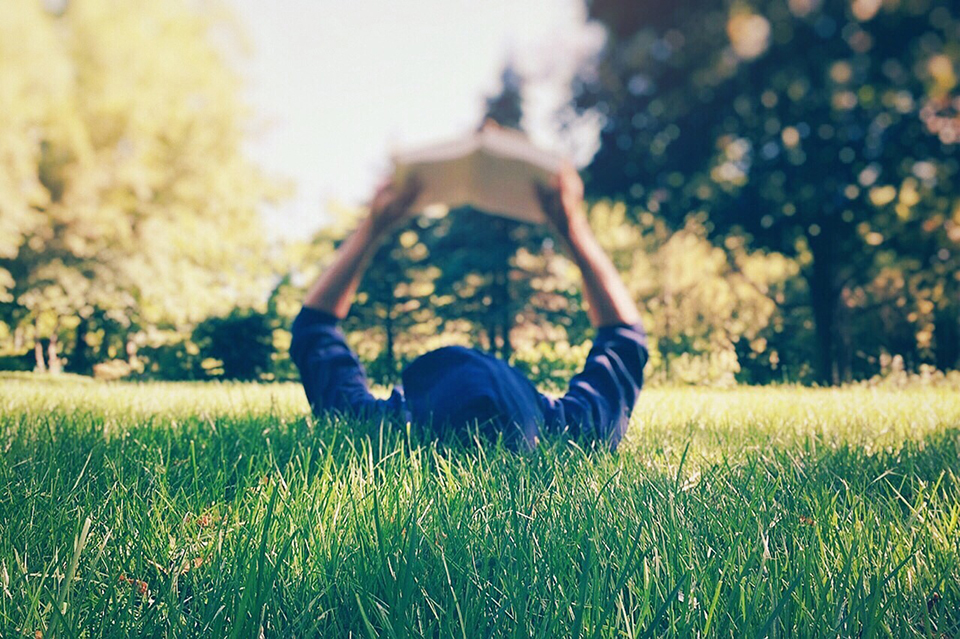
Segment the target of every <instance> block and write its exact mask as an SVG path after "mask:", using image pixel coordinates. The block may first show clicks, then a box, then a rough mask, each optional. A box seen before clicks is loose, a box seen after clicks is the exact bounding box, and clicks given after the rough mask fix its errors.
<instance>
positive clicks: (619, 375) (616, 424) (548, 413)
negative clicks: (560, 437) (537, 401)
mask: <svg viewBox="0 0 960 639" xmlns="http://www.w3.org/2000/svg"><path fill="white" fill-rule="evenodd" d="M646 363H647V336H646V333H645V332H644V330H643V326H642V325H641V324H639V323H637V324H634V325H632V326H631V325H626V324H623V325H617V326H606V327H603V328H600V329H598V330H597V338H596V340H595V341H594V343H593V347H592V348H591V349H590V353H589V354H588V355H587V361H586V364H584V367H583V370H582V371H581V372H579V373H578V374H577V375H575V376H574V377H573V379H572V380H570V386H569V388H568V389H567V393H566V394H565V395H564V396H563V397H561V398H559V399H552V398H549V397H543V398H542V400H541V401H542V403H543V414H544V422H545V424H544V426H545V428H546V430H547V432H551V431H554V432H556V431H569V432H570V433H571V434H572V435H575V436H577V435H581V434H582V435H586V436H589V437H592V438H595V439H598V440H602V441H605V442H606V443H607V444H608V445H609V446H610V448H611V449H616V447H617V446H618V445H619V443H620V440H621V439H623V436H624V434H625V433H626V432H627V427H628V426H629V423H630V415H631V413H632V412H633V407H634V405H636V402H637V396H638V395H639V394H640V388H641V387H642V386H643V367H644V366H645V365H646Z"/></svg>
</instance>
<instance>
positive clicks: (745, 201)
mask: <svg viewBox="0 0 960 639" xmlns="http://www.w3.org/2000/svg"><path fill="white" fill-rule="evenodd" d="M587 8H588V12H589V15H590V18H591V19H593V20H596V21H598V22H600V23H601V24H602V25H603V26H604V27H605V28H606V33H607V38H606V41H605V44H604V46H603V48H602V49H601V50H600V51H599V52H598V54H597V55H596V56H595V57H594V58H592V59H590V60H588V61H587V63H586V64H585V65H584V67H583V68H582V69H581V72H580V73H579V74H578V76H577V78H576V79H575V81H574V84H573V86H572V87H571V89H572V99H571V103H570V104H569V105H568V106H567V107H566V108H565V109H563V110H562V111H561V112H560V113H558V114H557V116H558V118H559V120H560V121H561V122H566V121H574V120H576V119H578V118H583V117H589V118H592V119H595V120H596V121H598V122H600V123H601V127H602V128H601V133H600V147H599V151H598V152H597V154H596V156H595V157H594V159H593V160H592V162H591V164H590V165H589V166H588V167H587V168H586V171H585V178H586V182H587V187H588V191H589V195H590V200H591V205H590V210H589V216H590V220H591V223H592V225H593V226H594V229H595V230H596V232H597V234H598V237H599V239H600V241H601V242H602V243H603V244H604V246H605V247H606V248H607V250H608V251H610V252H611V254H612V256H613V258H614V260H615V262H616V264H617V265H618V267H619V268H620V269H621V271H622V272H623V273H624V276H625V278H626V280H627V282H628V285H629V286H630V287H631V290H632V292H633V293H634V295H635V297H636V299H637V300H638V302H639V303H640V305H641V308H642V309H643V310H644V313H645V320H646V323H647V327H648V331H649V333H650V336H651V355H652V358H651V371H650V374H651V375H652V376H653V377H654V378H658V379H662V380H668V381H673V382H690V383H702V382H713V383H731V382H733V381H734V380H740V381H745V382H751V383H764V382H769V381H802V382H813V381H818V382H827V383H836V382H839V381H844V380H850V379H860V378H865V377H869V376H872V375H875V374H877V373H878V372H881V371H882V370H883V369H884V368H885V367H888V366H889V365H890V362H891V361H892V358H893V357H895V356H897V357H899V358H900V360H898V361H902V365H903V366H904V367H905V368H907V369H908V370H918V369H920V368H921V367H923V366H935V367H937V368H939V369H941V370H948V369H955V368H957V367H958V364H960V362H958V360H960V274H958V273H960V269H958V266H960V264H958V260H960V253H958V250H957V249H958V247H960V195H958V193H957V181H958V179H960V178H958V172H960V164H958V146H957V144H958V143H960V117H958V112H960V97H958V95H960V94H958V91H957V73H958V68H960V66H958V65H960V6H958V5H957V4H956V3H953V2H949V1H948V0H822V1H820V0H753V1H752V2H749V3H747V2H742V1H739V0H738V1H729V0H728V1H725V2H721V3H716V2H706V1H705V0H682V1H681V2H677V3H673V4H671V5H669V6H665V5H663V4H662V3H657V4H656V5H655V4H654V3H653V2H651V1H649V0H641V1H639V2H624V1H619V0H593V1H592V2H589V3H588V5H587ZM3 12H4V15H3V20H2V21H0V78H2V81H0V368H26V369H39V370H52V371H56V370H59V369H60V368H64V367H65V368H66V369H68V370H71V371H74V372H79V373H90V372H94V370H96V372H97V373H98V374H99V375H100V376H103V377H121V376H127V375H138V376H144V377H155V378H173V379H207V378H218V377H231V378H246V379H288V378H291V377H294V376H295V371H294V370H293V368H292V366H291V364H290V362H289V359H288V358H287V357H286V354H285V348H286V346H287V344H288V341H289V333H288V328H289V324H290V322H291V321H292V317H293V316H294V315H295V314H296V312H297V310H298V308H299V299H300V295H301V293H302V289H303V286H304V285H305V284H306V283H307V282H308V281H309V280H310V279H311V278H312V277H313V276H315V275H316V273H317V272H319V270H320V269H322V268H323V265H324V264H325V263H326V261H327V260H328V259H329V258H330V256H331V255H332V253H333V251H334V250H335V248H336V246H337V244H338V243H339V242H340V241H342V239H343V238H344V237H345V235H346V233H347V232H348V230H349V228H350V226H351V225H352V222H353V220H354V219H355V217H356V215H358V214H360V212H359V211H349V210H344V211H340V212H338V216H337V217H338V219H337V221H336V223H335V224H333V225H331V226H329V227H327V228H325V229H323V230H322V231H320V232H319V233H317V234H316V236H315V237H313V238H311V239H310V240H309V241H307V242H303V243H297V244H290V245H288V246H285V247H282V251H278V250H277V247H271V246H268V245H267V244H266V243H265V242H264V241H263V239H262V237H263V233H262V228H261V221H260V219H259V213H258V209H259V207H260V206H261V204H262V203H263V202H264V201H266V200H270V199H273V198H278V197H281V196H282V189H281V188H279V186H278V183H277V182H276V180H271V179H268V178H266V177H265V176H263V175H261V174H260V172H259V171H258V170H257V169H256V167H255V166H254V165H252V164H251V163H250V162H249V161H248V160H247V159H246V158H245V157H244V155H243V153H242V150H241V146H240V145H241V142H242V139H243V134H244V125H245V115H244V114H245V111H244V108H243V104H242V102H241V100H240V97H239V83H238V79H237V77H236V75H235V74H234V73H233V71H232V70H231V68H230V65H229V64H228V63H227V62H226V61H225V55H224V52H223V50H222V46H223V44H222V41H223V37H222V34H223V32H224V31H223V29H224V24H223V22H222V20H221V19H220V18H218V17H217V16H215V15H212V14H210V13H207V12H203V11H199V10H198V9H197V8H196V7H195V6H193V5H189V4H188V3H186V2H185V1H171V2H165V3H160V4H157V3H148V2H145V1H142V0H135V1H130V2H116V1H113V0H74V1H72V2H67V3H65V4H63V6H62V8H61V9H60V10H59V11H54V10H51V9H50V8H49V6H48V5H44V4H43V3H40V2H33V1H29V2H18V3H13V4H11V5H9V6H5V7H4V8H3ZM214 31H216V33H217V34H218V37H216V38H214ZM147 41H149V42H151V46H143V45H142V43H143V42H147ZM214 42H217V45H215V44H214ZM501 80H502V82H501V90H500V91H499V92H498V93H497V94H496V95H493V96H490V97H489V98H488V99H487V101H486V115H485V117H486V118H490V119H493V120H495V121H497V122H499V123H500V124H502V125H504V126H511V127H515V128H521V129H522V128H523V99H522V96H523V78H522V77H521V75H520V74H519V73H518V72H517V71H516V70H515V69H513V68H512V67H510V66H509V65H508V66H507V67H506V68H505V69H504V72H503V74H502V78H501ZM478 125H479V123H478ZM577 277H578V275H577V273H576V271H575V269H573V268H572V266H571V264H570V263H569V262H568V261H566V260H565V259H564V258H563V257H562V256H561V255H560V254H559V252H558V251H557V250H556V247H555V246H554V245H553V243H552V240H551V238H550V237H549V235H548V234H546V233H545V232H544V231H543V229H539V228H536V227H533V226H530V225H524V224H519V223H515V222H510V221H507V220H501V219H499V218H492V217H489V216H484V215H479V214H478V213H477V212H476V211H472V210H469V209H467V210H457V211H452V212H450V213H449V214H448V215H445V216H441V217H430V216H421V217H418V218H416V219H414V220H411V221H410V222H409V223H408V224H407V225H406V226H404V227H403V228H401V229H399V230H398V231H397V232H396V234H395V235H394V237H393V238H392V240H391V241H390V242H388V243H387V244H386V245H385V246H384V247H383V248H382V250H381V254H380V255H379V256H378V257H377V259H376V260H375V263H374V265H373V267H372V268H371V270H370V272H369V275H368V277H367V278H366V279H365V281H364V284H363V287H362V289H361V291H360V299H359V302H360V303H358V304H356V305H355V306H354V309H355V311H354V315H353V316H351V317H350V318H348V320H347V322H346V323H345V328H346V329H347V330H348V333H349V339H350V341H351V343H352V344H353V345H354V346H355V347H356V348H357V350H358V352H359V353H360V354H361V357H362V358H363V359H364V360H365V361H366V362H367V363H368V368H369V370H370V372H371V375H372V376H373V377H374V378H375V379H376V380H378V381H382V382H390V381H392V380H393V379H395V377H396V375H397V372H398V371H399V369H400V366H401V364H402V363H403V362H404V361H408V360H409V359H412V358H413V357H415V356H416V355H417V354H419V353H421V352H423V351H425V350H428V349H430V348H435V347H437V346H439V345H442V344H449V343H464V344H471V345H477V346H479V347H481V348H484V349H487V350H489V351H491V352H494V353H497V354H498V355H501V356H503V357H507V358H509V359H511V360H512V361H514V362H515V363H516V364H517V365H518V366H520V367H522V368H524V369H525V370H526V371H527V372H528V373H529V374H531V376H533V377H534V378H535V379H536V380H538V381H539V382H541V383H543V384H546V385H550V384H551V383H554V382H556V383H558V384H562V383H563V382H564V381H565V380H566V378H567V377H568V376H569V374H570V373H571V372H572V371H573V370H575V369H576V368H577V367H578V366H579V363H580V362H581V361H582V359H583V357H584V356H585V351H586V348H587V347H588V344H589V342H588V341H587V340H589V337H590V335H591V331H590V329H589V326H588V323H587V321H586V317H585V314H584V313H583V312H582V299H581V297H580V294H579V286H578V282H577Z"/></svg>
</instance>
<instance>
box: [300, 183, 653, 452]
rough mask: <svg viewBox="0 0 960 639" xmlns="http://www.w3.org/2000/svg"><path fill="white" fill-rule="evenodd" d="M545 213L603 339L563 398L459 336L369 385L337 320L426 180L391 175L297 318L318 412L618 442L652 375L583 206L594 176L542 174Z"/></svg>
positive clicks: (634, 321) (527, 439)
mask: <svg viewBox="0 0 960 639" xmlns="http://www.w3.org/2000/svg"><path fill="white" fill-rule="evenodd" d="M531 188H536V190H537V196H538V199H539V201H540V204H541V207H542V208H543V212H544V214H545V217H546V219H547V221H548V224H549V225H550V227H551V228H552V230H553V232H554V233H555V235H556V236H557V238H558V240H559V241H560V243H561V244H562V245H563V246H564V247H565V249H566V250H567V252H568V253H569V255H570V256H571V257H572V258H573V260H574V261H575V262H576V264H577V266H579V268H580V271H581V273H582V275H583V293H584V297H585V299H586V301H587V303H588V304H589V308H588V314H589V316H590V321H591V323H592V324H593V326H594V327H596V329H597V335H596V339H595V340H594V343H593V347H592V348H591V350H590V353H589V355H588V356H587V361H586V364H585V365H584V367H583V370H582V371H581V372H580V373H578V374H577V375H575V376H574V377H573V379H572V380H571V381H570V385H569V388H568V390H567V393H566V394H565V395H564V396H563V397H561V398H559V399H555V398H551V397H547V396H545V395H543V394H541V393H539V392H538V391H537V390H536V388H535V387H534V386H533V384H531V383H530V381H529V380H527V379H526V377H524V375H523V374H522V373H521V372H520V371H518V370H517V369H515V368H514V367H512V366H510V365H509V364H507V363H506V362H504V361H502V360H500V359H497V358H496V357H493V356H491V355H488V354H486V353H483V352H480V351H478V350H475V349H470V348H464V347H462V346H448V347H444V348H440V349H437V350H434V351H431V352H429V353H426V354H425V355H422V356H420V357H419V358H417V359H416V360H414V361H413V362H411V363H410V365H409V366H407V367H406V369H405V370H404V371H403V374H402V382H403V383H402V386H401V387H397V388H395V389H394V391H393V394H392V395H391V396H390V397H389V398H388V399H377V398H375V397H374V396H373V395H371V394H370V391H369V388H368V385H367V379H366V374H365V372H364V370H363V367H362V366H361V364H360V361H359V360H358V358H357V356H356V354H355V353H353V352H352V351H351V350H350V348H349V347H348V346H347V344H346V342H345V341H344V338H343V333H342V332H341V331H340V330H339V328H338V327H337V324H338V321H339V320H340V319H342V318H344V317H345V316H346V315H347V313H348V311H349V310H350V306H351V304H352V303H353V298H354V294H355V292H356V290H357V287H358V286H359V284H360V280H361V279H362V277H363V274H364V271H365V270H366V268H367V265H368V264H369V262H370V260H371V258H372V257H373V255H374V254H375V253H376V251H377V248H378V247H379V245H380V243H381V242H382V240H383V239H384V238H385V237H386V236H387V234H388V233H389V231H390V230H391V229H392V228H393V227H394V226H395V225H396V224H397V223H398V222H400V221H401V220H403V219H404V218H405V217H407V216H408V215H409V214H410V205H411V203H412V202H413V201H414V200H415V199H416V196H417V193H418V190H419V188H418V186H417V185H416V183H414V182H412V181H411V182H408V183H406V184H404V185H397V184H394V183H392V182H387V183H385V184H383V185H382V186H380V188H379V189H377V191H376V194H375V195H374V197H373V201H372V203H371V206H370V214H369V216H368V217H367V218H366V219H364V220H363V221H362V222H361V223H360V225H359V227H358V228H357V229H356V230H355V231H354V233H353V234H352V235H351V236H350V237H349V238H348V239H347V240H346V241H345V242H344V243H343V244H342V245H341V246H340V248H339V249H338V251H337V254H336V256H335V258H334V261H333V264H332V265H331V266H330V267H329V268H328V269H327V270H326V271H325V272H324V273H323V274H322V275H321V276H320V277H319V278H318V280H317V281H316V283H315V284H314V285H313V286H312V287H311V288H310V290H309V291H308V293H307V296H306V299H305V300H304V303H303V309H302V310H301V311H300V314H299V315H298V316H297V318H296V320H295V321H294V323H293V340H292V342H291V345H290V355H291V357H292V358H293V361H294V362H295V363H296V365H297V368H298V369H299V370H300V376H301V379H302V381H303V386H304V389H305V390H306V394H307V399H308V400H309V402H310V405H311V407H312V408H313V411H314V412H315V413H316V414H321V413H324V412H327V411H337V412H347V413H354V414H356V413H359V414H377V415H395V416H400V417H401V418H403V419H406V420H408V421H413V422H414V423H417V424H427V425H430V424H432V425H434V426H445V427H450V428H464V427H466V426H468V425H470V424H481V425H484V427H485V428H489V429H493V430H494V432H496V433H502V434H503V435H504V438H505V439H506V440H507V441H509V442H513V443H517V444H520V445H526V446H534V445H535V444H536V442H537V441H538V438H539V436H540V435H541V434H548V433H560V432H566V433H568V434H569V435H571V436H574V437H584V438H590V439H595V440H598V441H601V442H604V443H605V444H606V445H608V446H609V447H610V448H611V449H615V448H616V447H617V445H618V444H619V443H620V440H621V439H622V438H623V436H624V433H625V432H626V430H627V426H628V424H629V421H630V414H631V412H632V411H633V407H634V404H635V403H636V400H637V395H638V394H639V392H640V387H641V385H642V384H643V367H644V364H646V361H647V346H646V335H645V333H644V331H643V327H642V325H641V323H640V314H639V312H638V311H637V307H636V305H635V304H634V302H633V300H632V299H631V298H630V295H629V293H628V292H627V289H626V287H625V286H624V284H623V281H622V280H621V279H620V275H619V273H617V270H616V268H615V267H614V265H613V263H612V262H611V261H610V258H609V257H608V256H607V255H606V254H605V253H604V252H603V249H602V248H601V247H600V245H599V244H598V243H597V240H596V238H595V237H594V236H593V233H592V232H591V230H590V226H589V224H588V223H587V218H586V215H585V213H584V210H583V182H582V181H581V180H580V176H579V175H578V174H577V172H576V170H575V169H573V167H571V166H568V167H566V168H564V169H563V170H562V171H561V172H560V173H559V174H558V175H557V176H556V177H555V178H554V180H553V182H552V184H550V185H549V186H545V185H539V184H538V185H533V186H532V187H531Z"/></svg>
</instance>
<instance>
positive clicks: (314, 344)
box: [290, 307, 402, 415]
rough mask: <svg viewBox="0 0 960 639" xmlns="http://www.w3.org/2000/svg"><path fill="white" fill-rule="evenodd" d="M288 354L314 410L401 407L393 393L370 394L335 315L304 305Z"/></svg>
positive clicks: (357, 361) (354, 410)
mask: <svg viewBox="0 0 960 639" xmlns="http://www.w3.org/2000/svg"><path fill="white" fill-rule="evenodd" d="M292 333H293V338H292V340H291V342H290V357H291V359H293V362H294V363H295V364H296V365H297V369H299V371H300V379H301V381H302V382H303V388H304V390H305V391H306V393H307V400H308V401H309V402H310V407H311V408H312V409H313V412H314V413H316V414H318V415H319V414H321V413H325V412H329V411H337V412H352V413H366V412H369V411H376V412H383V411H386V410H391V409H398V408H400V407H399V406H397V404H398V403H399V401H400V400H401V399H402V396H401V395H398V394H397V393H394V395H393V396H392V397H391V398H390V399H389V400H380V399H376V398H375V397H374V396H373V395H371V394H370V390H369V388H368V386H367V376H366V373H365V371H364V370H363V366H362V365H361V364H360V360H359V359H358V358H357V356H356V354H355V353H354V352H353V351H352V350H350V347H349V346H347V342H346V340H344V337H343V333H342V332H341V330H340V329H339V328H338V326H337V318H336V317H334V316H333V315H330V314H329V313H324V312H322V311H318V310H315V309H312V308H307V307H304V308H303V309H302V310H301V311H300V314H299V315H297V318H296V319H295V320H294V322H293V329H292Z"/></svg>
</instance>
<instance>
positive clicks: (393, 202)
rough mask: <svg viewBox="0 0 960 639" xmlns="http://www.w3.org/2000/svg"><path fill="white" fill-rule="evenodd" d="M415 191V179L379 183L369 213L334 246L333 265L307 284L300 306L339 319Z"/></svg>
mask: <svg viewBox="0 0 960 639" xmlns="http://www.w3.org/2000/svg"><path fill="white" fill-rule="evenodd" d="M418 192H419V187H418V186H417V184H416V183H414V182H408V183H407V184H406V185H404V186H402V187H398V186H397V185H395V184H393V182H386V183H384V184H382V185H381V186H380V188H378V189H377V192H376V194H375V195H374V197H373V201H372V202H371V204H370V215H368V216H367V217H366V218H364V220H363V221H362V222H360V225H359V226H358V227H357V229H356V230H355V231H354V232H353V234H352V235H350V237H348V238H347V239H346V241H344V243H343V244H341V245H340V248H339V249H337V254H336V256H335V257H334V260H333V264H331V265H330V267H329V268H327V270H326V271H324V272H323V274H321V275H320V277H319V278H318V279H317V281H316V282H315V283H314V285H313V286H312V287H310V290H309V291H308V292H307V296H306V299H305V300H304V302H303V305H304V306H305V307H307V308H312V309H314V310H317V311H322V312H324V313H329V314H330V315H333V316H334V317H336V318H338V319H343V318H344V317H346V316H347V313H349V312H350V306H351V305H352V304H353V296H354V294H355V293H356V292H357V287H358V286H360V280H362V279H363V274H364V273H365V272H366V270H367V266H369V264H370V260H371V259H372V258H373V256H374V255H375V254H376V252H377V249H379V248H380V245H381V244H382V243H383V240H384V239H385V238H386V236H387V235H388V234H389V232H390V229H392V228H393V227H394V226H395V225H396V224H397V222H399V221H400V220H401V219H402V218H403V217H405V216H406V215H407V212H408V209H409V207H410V205H411V204H412V203H413V200H414V199H416V197H417V193H418Z"/></svg>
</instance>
